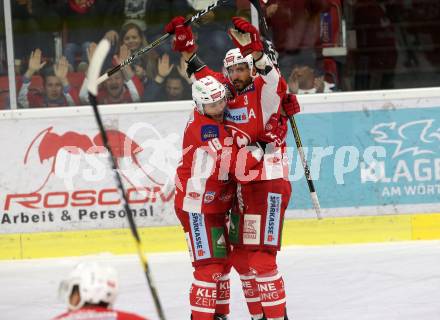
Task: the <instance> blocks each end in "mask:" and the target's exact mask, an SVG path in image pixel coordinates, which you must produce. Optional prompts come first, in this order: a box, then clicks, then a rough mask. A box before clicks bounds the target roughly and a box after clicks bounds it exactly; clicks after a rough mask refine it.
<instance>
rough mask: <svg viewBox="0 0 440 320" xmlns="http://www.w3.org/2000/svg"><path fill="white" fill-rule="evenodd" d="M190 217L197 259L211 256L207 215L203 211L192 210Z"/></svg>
mask: <svg viewBox="0 0 440 320" xmlns="http://www.w3.org/2000/svg"><path fill="white" fill-rule="evenodd" d="M189 218H190V219H189V223H190V227H191V234H192V239H193V247H194V256H195V259H196V260H202V259H208V258H211V251H210V250H209V242H208V236H207V234H206V225H205V216H204V215H203V214H201V213H195V212H190V213H189Z"/></svg>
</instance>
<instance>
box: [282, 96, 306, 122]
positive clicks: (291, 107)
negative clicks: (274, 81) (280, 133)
mask: <svg viewBox="0 0 440 320" xmlns="http://www.w3.org/2000/svg"><path fill="white" fill-rule="evenodd" d="M281 105H282V106H283V110H284V112H286V114H287V115H288V116H289V117H290V116H293V115H295V114H297V113H299V112H300V111H301V107H300V105H299V103H298V99H297V98H296V95H294V94H293V93H286V94H285V95H284V97H283V100H282V102H281Z"/></svg>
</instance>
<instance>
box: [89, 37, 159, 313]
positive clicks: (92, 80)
mask: <svg viewBox="0 0 440 320" xmlns="http://www.w3.org/2000/svg"><path fill="white" fill-rule="evenodd" d="M109 50H110V42H109V41H108V40H107V39H104V40H101V42H99V44H98V47H97V48H96V51H95V53H94V54H93V57H92V61H91V62H90V67H89V71H88V73H87V78H88V81H89V83H88V86H87V90H88V92H89V100H90V103H91V104H92V107H93V113H94V115H95V119H96V122H97V124H98V127H99V131H100V133H101V136H102V141H103V143H104V146H105V148H106V149H107V150H108V152H109V155H110V156H109V158H110V159H109V160H110V162H111V166H112V171H113V174H114V177H115V180H116V184H117V187H118V190H119V193H120V196H121V198H122V201H123V204H124V210H125V211H126V213H127V218H128V224H129V226H130V230H131V234H132V235H133V237H134V239H135V242H136V247H137V252H138V255H139V258H140V260H141V264H142V267H143V268H144V272H145V276H146V277H147V283H148V287H149V288H150V292H151V295H152V297H153V300H154V305H155V306H156V310H157V313H158V315H159V318H160V319H161V320H165V316H164V313H163V310H162V306H161V304H160V300H159V296H158V293H157V290H156V286H155V284H154V281H153V279H152V277H151V274H150V268H149V266H148V261H147V258H146V256H145V253H144V252H145V251H144V250H143V247H142V242H141V238H140V237H139V233H138V229H137V227H136V223H135V221H134V218H133V214H132V211H131V208H130V205H129V204H128V199H127V194H126V192H125V188H124V185H123V184H122V179H121V176H120V174H119V171H118V169H117V165H116V159H115V156H114V154H113V151H112V149H111V148H110V146H109V144H108V137H107V133H106V131H105V128H104V124H103V123H102V119H101V115H100V114H99V110H98V100H97V94H98V83H97V80H98V76H99V73H100V71H101V67H102V64H103V62H104V60H105V57H106V56H107V53H108V51H109Z"/></svg>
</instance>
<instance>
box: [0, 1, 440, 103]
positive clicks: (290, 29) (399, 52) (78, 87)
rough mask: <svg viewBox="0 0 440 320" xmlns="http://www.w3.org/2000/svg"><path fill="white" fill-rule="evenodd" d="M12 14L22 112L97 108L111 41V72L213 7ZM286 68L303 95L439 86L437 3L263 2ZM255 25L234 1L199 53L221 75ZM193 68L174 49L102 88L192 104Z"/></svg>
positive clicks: (4, 75)
mask: <svg viewBox="0 0 440 320" xmlns="http://www.w3.org/2000/svg"><path fill="white" fill-rule="evenodd" d="M5 1H9V4H10V7H11V22H12V31H13V32H12V36H13V49H14V71H15V79H16V91H17V104H18V107H19V108H34V107H55V106H78V105H86V104H88V98H87V92H86V85H87V79H86V77H85V74H86V72H87V68H88V63H89V61H90V58H91V56H92V55H93V52H94V49H95V47H96V43H97V42H99V40H100V39H102V38H103V37H105V38H107V39H109V40H110V42H111V44H112V49H111V55H110V56H109V57H108V59H107V61H106V63H105V68H106V69H107V70H109V69H110V68H111V67H113V66H115V65H117V64H118V63H120V62H121V61H122V60H124V59H126V58H127V57H128V56H130V55H131V54H133V53H134V52H136V51H137V50H138V49H140V48H142V47H144V46H146V45H147V44H148V43H149V42H152V41H154V40H155V39H157V38H158V37H160V36H161V35H162V34H163V32H164V31H163V28H164V25H165V24H166V23H167V22H168V21H169V20H170V19H171V18H172V17H174V16H177V15H183V16H186V17H189V16H191V15H192V14H194V12H196V11H197V10H200V9H204V8H206V7H207V6H208V5H209V4H211V3H212V2H213V1H211V0H5ZM261 4H262V7H263V10H264V13H265V16H266V19H267V22H268V25H269V29H270V32H271V35H272V40H273V43H274V46H275V48H276V50H277V51H278V53H279V58H278V62H279V66H280V70H281V72H282V74H283V75H284V77H285V78H286V80H287V81H288V84H289V90H290V91H291V92H293V93H297V94H311V93H323V92H324V93H331V92H336V91H353V90H377V89H398V88H415V87H431V86H439V85H440V73H439V71H440V70H439V69H440V48H439V47H440V2H439V1H438V0H406V1H403V0H264V1H261ZM3 5H4V4H3V3H2V6H1V8H0V10H1V20H0V109H8V108H9V105H10V103H9V101H10V96H9V92H10V91H9V84H8V67H7V66H8V64H7V54H6V52H7V41H6V35H5V32H6V30H7V28H6V27H7V25H6V23H5V19H4V11H3V10H4V7H3ZM233 16H242V17H245V18H247V19H249V20H250V19H251V12H250V7H249V1H248V0H237V1H235V0H229V1H226V3H225V4H224V5H222V6H221V7H220V8H218V9H217V10H215V11H214V12H211V13H210V14H208V15H206V16H205V17H204V18H203V19H201V20H200V21H199V22H198V23H196V24H194V25H193V30H194V32H195V34H196V37H197V43H198V46H199V48H198V51H199V53H200V56H201V57H202V58H203V59H204V61H205V62H206V63H207V64H208V65H209V66H210V67H211V68H213V69H215V70H221V69H222V60H223V57H224V54H225V52H226V51H227V50H228V49H230V48H232V42H231V41H230V39H229V38H228V35H227V33H226V31H227V28H228V27H230V25H231V23H230V21H231V17H233ZM185 69H186V65H185V61H184V60H182V59H180V57H179V55H177V54H175V53H174V52H173V51H172V50H171V47H170V42H169V41H168V42H166V43H164V44H162V45H161V46H159V47H157V48H155V49H154V50H153V51H151V52H150V53H149V54H147V55H144V56H143V57H141V58H139V59H138V60H137V61H136V62H135V63H133V64H132V65H131V66H130V67H127V68H124V69H123V71H122V72H119V73H116V74H115V75H113V76H112V77H111V78H110V79H109V80H108V81H107V82H106V83H104V84H103V85H102V86H101V87H100V91H99V96H98V99H99V100H100V103H101V104H114V103H130V102H151V101H170V100H187V99H191V95H190V93H191V90H190V83H191V81H190V79H188V77H187V75H186V72H185Z"/></svg>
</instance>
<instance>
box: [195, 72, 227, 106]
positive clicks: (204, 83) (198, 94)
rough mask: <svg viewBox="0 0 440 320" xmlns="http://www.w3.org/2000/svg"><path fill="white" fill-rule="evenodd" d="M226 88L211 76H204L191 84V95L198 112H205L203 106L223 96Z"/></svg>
mask: <svg viewBox="0 0 440 320" xmlns="http://www.w3.org/2000/svg"><path fill="white" fill-rule="evenodd" d="M225 95H226V89H225V86H224V85H223V84H221V83H220V82H219V81H217V80H216V79H215V78H214V77H212V76H206V77H204V78H201V79H199V80H197V81H195V82H194V83H193V84H192V97H193V100H194V102H195V104H196V109H197V111H198V112H199V113H201V114H205V111H204V109H203V106H204V105H205V104H209V103H214V102H217V101H220V100H222V99H224V98H225Z"/></svg>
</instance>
